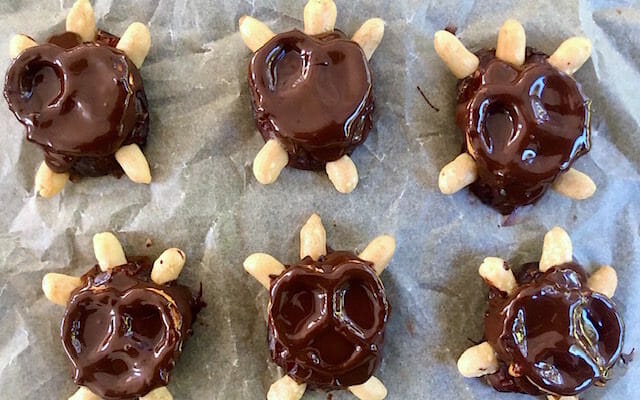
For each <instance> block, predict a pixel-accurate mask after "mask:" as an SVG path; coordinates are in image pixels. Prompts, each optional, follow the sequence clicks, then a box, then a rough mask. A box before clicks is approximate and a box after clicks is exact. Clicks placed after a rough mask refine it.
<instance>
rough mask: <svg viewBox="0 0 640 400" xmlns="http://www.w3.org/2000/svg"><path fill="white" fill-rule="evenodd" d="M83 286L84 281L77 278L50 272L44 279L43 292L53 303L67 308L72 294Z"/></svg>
mask: <svg viewBox="0 0 640 400" xmlns="http://www.w3.org/2000/svg"><path fill="white" fill-rule="evenodd" d="M81 285H82V279H80V278H78V277H76V276H69V275H65V274H57V273H54V272H50V273H48V274H46V275H45V276H44V277H43V278H42V291H43V292H44V295H45V297H46V298H47V299H48V300H49V301H50V302H52V303H54V304H58V305H61V306H66V305H67V303H68V302H69V299H70V298H71V293H72V292H73V291H74V290H76V289H77V288H79V287H80V286H81Z"/></svg>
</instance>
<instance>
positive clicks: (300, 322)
mask: <svg viewBox="0 0 640 400" xmlns="http://www.w3.org/2000/svg"><path fill="white" fill-rule="evenodd" d="M270 295H271V302H270V304H269V349H270V351H271V358H272V359H273V361H274V362H275V363H276V364H278V365H279V366H280V367H282V368H283V369H284V370H285V371H286V372H287V374H289V376H291V377H292V378H293V379H294V380H296V381H298V382H299V383H306V384H307V385H308V386H309V387H311V388H320V389H324V390H334V389H345V388H347V387H349V386H353V385H359V384H362V383H364V382H366V381H367V380H368V379H369V378H370V377H371V376H372V375H373V373H374V371H375V370H376V369H377V368H378V366H379V364H380V360H381V357H382V347H383V342H384V330H385V326H386V323H387V319H388V317H389V312H390V307H389V304H388V303H387V298H386V295H385V292H384V287H383V285H382V282H381V281H380V279H379V278H378V276H377V275H376V272H375V270H374V269H373V267H372V264H371V263H369V262H367V261H364V260H361V259H359V258H358V257H357V256H356V255H355V254H353V253H351V252H346V251H336V252H330V253H329V254H327V255H326V256H322V257H320V258H319V259H318V261H314V260H313V259H311V258H310V257H305V258H304V259H303V260H301V261H300V263H298V264H296V265H292V266H288V267H287V269H286V270H285V271H284V272H283V273H282V274H281V275H279V276H278V277H275V278H274V279H273V280H272V281H271V291H270Z"/></svg>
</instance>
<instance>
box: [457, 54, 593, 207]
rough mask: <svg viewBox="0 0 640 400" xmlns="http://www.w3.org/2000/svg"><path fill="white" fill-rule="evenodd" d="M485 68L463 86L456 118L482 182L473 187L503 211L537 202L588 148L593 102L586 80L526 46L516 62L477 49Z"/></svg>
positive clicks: (478, 70)
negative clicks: (583, 89)
mask: <svg viewBox="0 0 640 400" xmlns="http://www.w3.org/2000/svg"><path fill="white" fill-rule="evenodd" d="M477 55H478V57H479V59H480V66H479V67H478V69H477V70H476V71H475V72H474V73H473V74H472V75H470V76H469V77H467V78H465V79H463V80H462V81H460V83H459V85H458V105H457V108H456V123H457V125H458V127H459V128H460V130H461V131H462V132H463V134H464V136H465V150H466V151H467V152H468V153H469V154H471V156H472V157H473V158H474V159H475V161H476V165H477V169H478V179H477V180H476V181H475V182H474V183H473V184H472V185H471V186H470V188H471V190H472V191H473V192H474V193H475V194H476V195H477V196H478V197H479V198H480V199H481V200H482V201H483V202H484V203H486V204H489V205H490V206H492V207H494V208H495V209H497V210H498V211H500V212H501V213H503V214H510V213H511V212H513V211H514V210H515V209H517V208H518V207H521V206H524V205H528V204H533V203H535V202H536V201H537V200H538V199H540V197H542V195H543V194H544V193H545V192H546V191H547V189H548V188H549V186H550V185H551V184H552V183H553V181H554V180H555V179H556V178H557V177H558V176H559V175H560V174H562V173H563V172H566V171H567V170H569V168H570V167H571V166H572V165H573V163H574V162H575V160H576V159H578V158H579V157H580V156H582V155H583V154H585V153H587V152H588V151H589V149H590V147H591V143H590V108H589V104H590V103H589V101H588V100H587V99H586V98H585V97H584V95H583V94H582V92H581V89H580V85H579V84H578V83H577V82H576V81H575V80H574V79H573V78H572V77H571V76H569V75H567V74H565V73H563V72H560V71H558V70H557V69H556V68H554V67H553V66H552V65H551V64H549V63H548V62H547V56H546V55H545V54H543V53H540V52H537V51H535V50H533V49H531V48H528V49H527V52H526V59H525V63H524V65H522V66H520V67H516V66H513V65H511V64H509V63H507V62H505V61H502V60H500V59H498V58H496V57H495V51H493V50H491V51H490V50H484V51H481V52H479V53H478V54H477Z"/></svg>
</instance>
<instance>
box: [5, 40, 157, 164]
mask: <svg viewBox="0 0 640 400" xmlns="http://www.w3.org/2000/svg"><path fill="white" fill-rule="evenodd" d="M117 43H118V38H117V37H116V36H114V35H111V34H108V33H105V32H99V33H98V36H97V38H96V41H95V42H90V43H83V42H82V40H81V38H80V36H78V35H76V34H75V33H72V32H66V33H64V34H61V35H57V36H54V37H52V38H50V39H49V40H48V42H47V43H46V44H42V45H39V46H35V47H32V48H29V49H26V50H24V51H23V52H22V53H21V54H20V55H19V56H18V58H16V59H15V60H14V61H13V64H12V65H11V67H10V68H9V70H8V72H7V76H6V82H5V89H4V96H5V98H6V99H7V102H8V104H9V108H10V109H11V111H12V112H13V113H14V114H15V115H16V117H17V118H18V120H19V121H20V122H21V123H22V124H23V125H24V126H25V127H26V129H27V139H28V140H29V141H31V142H34V143H36V144H38V145H39V146H40V147H42V149H43V151H44V154H45V161H46V163H47V165H48V166H49V168H50V169H51V170H52V171H54V172H58V173H64V172H71V173H72V175H80V176H101V175H108V174H115V175H117V176H121V175H122V173H123V171H122V168H121V167H120V165H119V164H118V163H117V161H116V159H115V156H114V154H115V152H116V151H117V150H118V149H119V148H121V147H122V146H125V145H129V144H138V145H140V146H142V145H144V144H145V142H146V137H147V133H148V131H149V112H148V104H147V98H146V95H145V92H144V86H143V84H142V78H141V76H140V72H139V71H138V69H137V68H136V66H135V65H134V64H133V62H132V61H131V60H130V59H129V58H128V57H127V56H126V55H125V54H124V53H123V52H122V51H120V50H118V49H116V48H115V46H116V45H117Z"/></svg>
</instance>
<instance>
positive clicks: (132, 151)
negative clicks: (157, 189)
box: [115, 143, 151, 185]
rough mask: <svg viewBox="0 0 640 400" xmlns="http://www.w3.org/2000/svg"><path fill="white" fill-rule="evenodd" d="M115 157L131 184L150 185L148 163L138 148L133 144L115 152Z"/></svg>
mask: <svg viewBox="0 0 640 400" xmlns="http://www.w3.org/2000/svg"><path fill="white" fill-rule="evenodd" d="M115 157H116V161H118V164H120V166H121V167H122V170H123V171H124V173H125V174H126V175H127V177H129V179H131V180H132V181H133V182H135V183H144V184H147V185H148V184H149V183H151V169H150V168H149V162H148V161H147V158H146V157H145V156H144V154H143V153H142V150H141V149H140V146H138V145H137V144H135V143H134V144H130V145H127V146H123V147H121V148H120V149H118V151H116V154H115Z"/></svg>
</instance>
